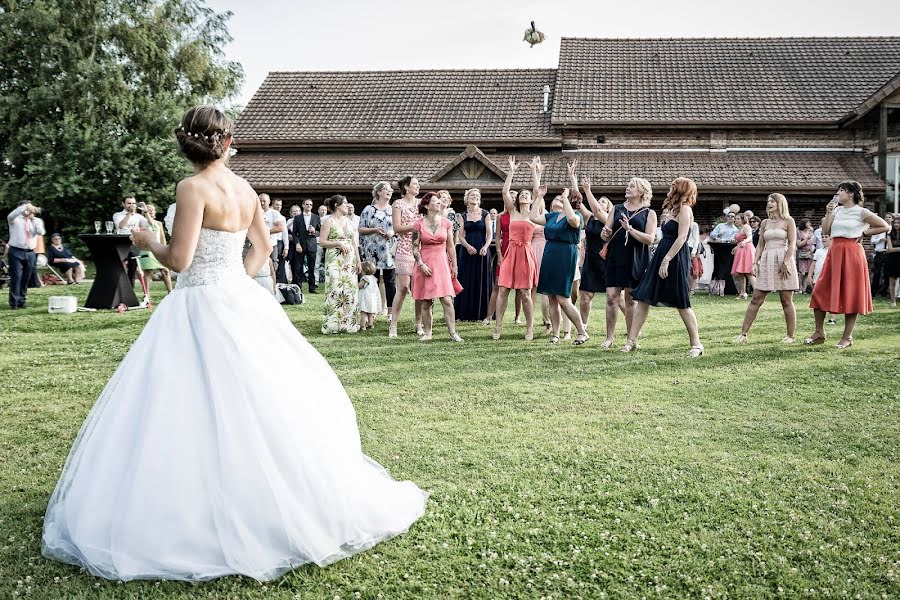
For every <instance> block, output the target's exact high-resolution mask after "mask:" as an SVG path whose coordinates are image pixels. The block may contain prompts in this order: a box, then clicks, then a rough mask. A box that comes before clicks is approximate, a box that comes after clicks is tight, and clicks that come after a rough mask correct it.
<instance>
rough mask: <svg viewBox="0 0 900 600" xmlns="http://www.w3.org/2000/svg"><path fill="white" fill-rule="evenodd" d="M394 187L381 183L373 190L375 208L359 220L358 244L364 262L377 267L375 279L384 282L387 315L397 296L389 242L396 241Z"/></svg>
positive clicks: (368, 208) (363, 213) (366, 208)
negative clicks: (394, 238) (366, 261)
mask: <svg viewBox="0 0 900 600" xmlns="http://www.w3.org/2000/svg"><path fill="white" fill-rule="evenodd" d="M393 193H394V190H393V189H391V184H390V183H388V182H387V181H379V182H378V183H376V184H375V187H374V188H372V204H370V205H369V206H367V207H365V208H364V209H363V211H362V214H361V215H360V216H359V243H360V248H361V249H362V259H363V260H369V261H372V262H373V263H375V269H376V270H375V279H376V280H377V281H378V282H379V283H380V282H382V281H383V282H384V299H385V302H384V307H386V308H387V310H388V313H390V309H391V307H392V306H393V304H394V295H395V294H396V292H397V288H396V285H395V283H394V279H395V275H394V255H393V254H392V253H391V249H390V240H391V239H392V238H393V237H394V222H393V220H392V218H391V213H392V209H391V194H393Z"/></svg>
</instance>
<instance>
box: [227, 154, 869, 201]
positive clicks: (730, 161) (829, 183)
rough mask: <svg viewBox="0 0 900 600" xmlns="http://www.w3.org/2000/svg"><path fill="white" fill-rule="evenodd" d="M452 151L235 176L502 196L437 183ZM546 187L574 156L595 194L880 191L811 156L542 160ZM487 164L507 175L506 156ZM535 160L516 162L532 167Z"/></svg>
mask: <svg viewBox="0 0 900 600" xmlns="http://www.w3.org/2000/svg"><path fill="white" fill-rule="evenodd" d="M458 156H459V154H458V153H455V152H382V153H359V152H239V153H238V154H237V155H236V156H234V157H233V158H232V159H231V167H232V169H233V170H234V171H235V172H236V173H238V174H239V175H241V176H243V177H245V178H246V179H247V180H248V181H249V182H250V184H251V185H253V186H254V187H257V188H260V189H268V190H273V189H278V190H282V191H291V190H296V191H302V190H312V189H321V190H346V191H350V190H361V189H370V188H371V186H372V185H373V184H374V183H375V182H377V181H380V180H382V179H386V180H388V181H392V182H393V181H397V179H398V178H399V177H401V176H403V175H406V174H410V175H415V176H417V177H419V180H420V182H421V183H422V185H423V188H426V189H431V188H435V189H436V188H438V187H446V188H448V189H464V188H466V187H472V186H474V185H478V186H481V187H485V188H488V189H499V188H500V182H499V181H498V180H497V179H496V177H494V176H493V174H490V173H487V172H485V175H484V176H485V177H490V178H491V179H484V180H483V181H465V182H463V181H454V182H451V181H443V180H441V179H439V178H435V177H434V176H435V175H436V174H438V173H441V172H442V171H444V172H445V166H446V165H447V164H448V163H450V162H451V161H454V160H457V159H458ZM541 157H542V161H543V163H544V164H545V165H546V171H545V175H544V181H545V183H547V184H548V185H550V186H552V187H556V188H559V187H562V186H564V185H568V182H567V181H566V171H565V166H566V162H567V161H569V160H571V159H573V158H575V157H577V158H578V159H579V161H580V166H579V168H578V172H579V173H587V174H590V175H591V176H592V178H593V181H594V185H595V186H596V187H597V188H598V189H601V188H624V186H625V185H626V184H627V183H628V180H629V179H631V177H633V176H639V177H644V178H646V179H648V180H649V181H650V182H651V183H652V184H653V185H654V187H658V188H661V189H665V188H668V185H669V183H670V182H671V181H672V180H673V179H675V178H676V177H679V176H687V177H691V178H693V179H694V180H695V181H696V182H697V184H698V185H699V186H700V188H701V190H703V189H707V190H714V189H729V190H731V189H737V190H740V189H745V190H748V191H760V192H762V191H790V190H822V191H827V190H833V189H834V188H835V187H836V186H837V184H838V183H840V182H841V181H843V180H845V179H856V180H858V181H859V182H860V183H861V184H862V186H863V188H877V189H879V190H881V189H882V188H883V185H884V184H883V183H882V182H881V180H879V179H878V176H877V175H876V174H875V172H874V171H873V170H872V168H871V167H870V166H869V164H868V163H866V161H865V160H864V159H863V158H862V157H861V156H860V155H856V154H841V153H826V152H817V153H806V152H728V153H700V152H633V153H632V152H621V153H578V154H573V153H562V152H551V153H542V154H541ZM488 158H490V160H491V161H492V162H493V163H494V164H496V165H499V166H501V168H505V157H504V156H498V155H489V156H488ZM529 159H530V156H519V160H520V161H527V160H529ZM514 184H515V186H516V187H527V186H529V185H530V175H529V174H528V172H527V168H520V169H519V171H518V172H517V175H516V179H515V181H514Z"/></svg>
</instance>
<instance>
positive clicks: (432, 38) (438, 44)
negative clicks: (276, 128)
mask: <svg viewBox="0 0 900 600" xmlns="http://www.w3.org/2000/svg"><path fill="white" fill-rule="evenodd" d="M207 4H208V5H209V6H211V7H212V8H213V9H215V10H216V11H218V12H223V11H226V10H230V11H231V12H233V13H234V16H233V17H232V18H231V20H230V22H229V25H228V27H229V30H230V31H231V34H232V36H233V37H234V41H233V42H232V43H231V44H230V45H229V46H228V47H227V48H226V49H225V52H226V55H227V56H228V58H229V59H231V60H235V61H237V62H239V63H241V64H242V65H243V66H244V73H245V80H244V87H243V89H242V91H241V94H240V96H239V97H238V98H237V102H238V103H239V104H246V103H247V102H248V101H249V100H250V98H251V97H252V96H253V94H254V92H255V91H256V89H257V88H258V87H259V85H260V84H261V83H262V81H263V79H265V77H266V74H267V73H268V72H269V71H307V70H309V71H321V70H345V71H347V70H371V69H447V68H455V69H466V68H468V69H476V68H516V67H556V66H557V59H558V57H559V39H560V37H563V36H565V37H736V36H743V37H747V36H749V37H761V36H834V37H847V36H860V35H900V0H855V1H854V2H848V1H846V0H749V1H741V2H734V1H732V0H690V1H687V0H624V1H623V0H617V1H615V2H609V1H607V0H557V1H551V0H545V1H542V2H538V1H535V0H516V1H510V0H454V1H440V2H439V1H433V0H394V1H390V2H388V1H381V0H372V1H366V0H318V1H315V2H310V1H307V0H294V1H290V0H207ZM531 20H534V21H535V22H536V24H537V27H538V29H539V30H541V31H543V32H544V33H545V34H546V35H547V41H545V42H544V43H543V44H540V45H538V46H535V47H534V48H529V46H528V44H527V43H525V42H523V41H522V36H523V34H524V32H525V29H526V28H527V27H528V24H529V21H531Z"/></svg>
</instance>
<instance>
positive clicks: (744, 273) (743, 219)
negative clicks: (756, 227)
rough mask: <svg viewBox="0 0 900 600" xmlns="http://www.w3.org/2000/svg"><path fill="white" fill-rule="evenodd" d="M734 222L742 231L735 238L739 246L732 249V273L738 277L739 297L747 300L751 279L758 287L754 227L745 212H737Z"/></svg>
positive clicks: (754, 285)
mask: <svg viewBox="0 0 900 600" xmlns="http://www.w3.org/2000/svg"><path fill="white" fill-rule="evenodd" d="M734 224H735V225H737V226H738V228H739V229H740V231H738V234H737V235H736V236H735V238H734V241H735V242H737V246H735V247H734V249H732V251H731V253H732V254H733V255H734V263H732V266H731V274H732V275H734V276H735V277H736V278H737V282H738V295H737V297H738V299H740V300H746V299H747V282H748V281H749V282H750V285H751V286H753V287H754V288H755V287H756V278H755V277H754V276H753V259H754V258H755V256H756V248H754V247H753V229H752V228H751V227H750V222H749V221H748V220H747V216H746V215H745V214H744V213H738V214H736V215H735V216H734Z"/></svg>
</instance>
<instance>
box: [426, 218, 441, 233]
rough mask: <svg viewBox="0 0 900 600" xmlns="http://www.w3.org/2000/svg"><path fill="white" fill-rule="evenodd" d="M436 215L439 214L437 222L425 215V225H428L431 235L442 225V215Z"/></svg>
mask: <svg viewBox="0 0 900 600" xmlns="http://www.w3.org/2000/svg"><path fill="white" fill-rule="evenodd" d="M435 216H437V220H436V222H435V223H431V222H430V221H429V220H428V217H425V225H426V226H427V227H428V230H429V231H430V232H431V235H434V234H436V233H437V230H438V228H439V227H440V226H441V215H440V214H437V215H435Z"/></svg>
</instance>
